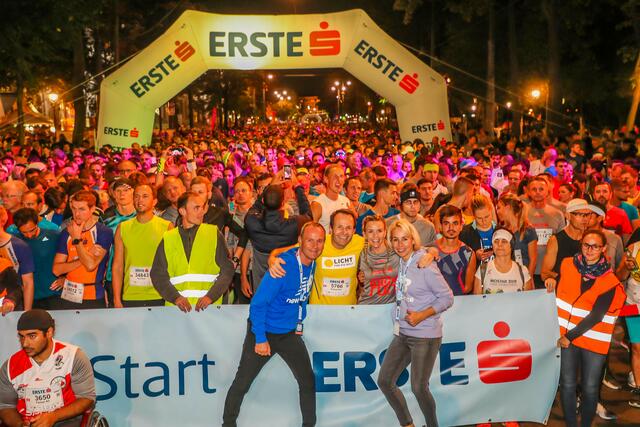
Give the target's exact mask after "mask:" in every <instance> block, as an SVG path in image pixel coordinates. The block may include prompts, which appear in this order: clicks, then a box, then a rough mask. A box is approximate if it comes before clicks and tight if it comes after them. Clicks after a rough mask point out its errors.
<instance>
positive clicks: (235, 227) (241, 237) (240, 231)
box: [224, 212, 249, 258]
mask: <svg viewBox="0 0 640 427" xmlns="http://www.w3.org/2000/svg"><path fill="white" fill-rule="evenodd" d="M224 220H225V224H224V225H226V226H227V227H229V231H231V232H232V233H233V234H234V235H235V236H236V237H237V238H238V247H237V248H236V252H235V253H234V256H237V257H238V258H240V255H242V251H243V250H244V248H246V247H247V242H248V241H249V237H248V236H247V231H246V230H245V229H244V227H243V226H242V225H240V224H238V223H237V222H236V221H235V220H234V219H233V215H231V214H230V213H229V212H226V213H225V215H224ZM238 248H240V252H239V253H240V255H238Z"/></svg>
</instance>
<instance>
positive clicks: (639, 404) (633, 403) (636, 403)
mask: <svg viewBox="0 0 640 427" xmlns="http://www.w3.org/2000/svg"><path fill="white" fill-rule="evenodd" d="M629 406H631V407H633V408H640V400H630V401H629Z"/></svg>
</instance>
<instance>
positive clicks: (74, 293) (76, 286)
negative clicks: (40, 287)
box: [61, 280, 84, 304]
mask: <svg viewBox="0 0 640 427" xmlns="http://www.w3.org/2000/svg"><path fill="white" fill-rule="evenodd" d="M83 296H84V285H83V284H82V283H76V282H72V281H70V280H65V281H64V287H63V288H62V295H61V298H62V299H63V300H67V301H70V302H75V303H77V304H82V297H83Z"/></svg>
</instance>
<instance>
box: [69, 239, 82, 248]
mask: <svg viewBox="0 0 640 427" xmlns="http://www.w3.org/2000/svg"><path fill="white" fill-rule="evenodd" d="M80 243H82V239H73V240H72V241H71V244H72V245H74V246H75V245H79V244H80Z"/></svg>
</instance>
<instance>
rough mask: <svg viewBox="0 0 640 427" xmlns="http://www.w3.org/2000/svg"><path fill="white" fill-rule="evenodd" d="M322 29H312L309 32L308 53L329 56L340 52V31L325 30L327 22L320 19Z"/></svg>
mask: <svg viewBox="0 0 640 427" xmlns="http://www.w3.org/2000/svg"><path fill="white" fill-rule="evenodd" d="M320 28H322V29H323V30H324V31H312V32H311V34H309V46H310V49H309V53H310V54H311V56H331V55H338V54H339V53H340V31H337V30H327V28H329V23H328V22H326V21H322V22H321V23H320Z"/></svg>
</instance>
